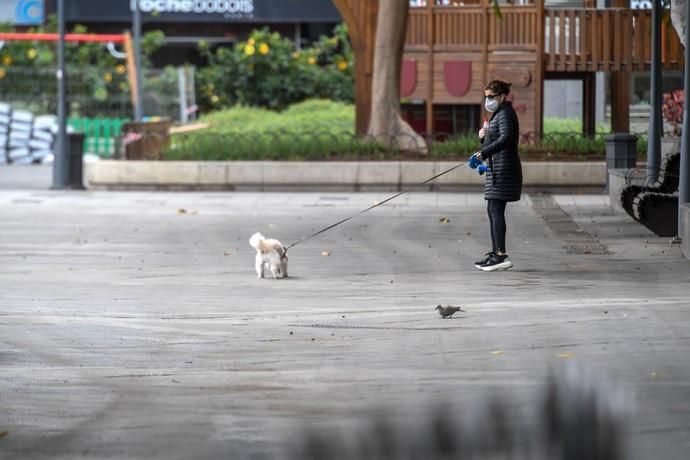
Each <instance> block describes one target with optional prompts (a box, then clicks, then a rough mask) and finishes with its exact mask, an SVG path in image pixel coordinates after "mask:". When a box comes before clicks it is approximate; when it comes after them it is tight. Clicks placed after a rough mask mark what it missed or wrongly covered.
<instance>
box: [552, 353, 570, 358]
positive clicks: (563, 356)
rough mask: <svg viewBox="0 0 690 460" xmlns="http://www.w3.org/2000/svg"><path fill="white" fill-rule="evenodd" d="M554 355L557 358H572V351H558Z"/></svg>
mask: <svg viewBox="0 0 690 460" xmlns="http://www.w3.org/2000/svg"><path fill="white" fill-rule="evenodd" d="M556 356H558V357H559V358H563V359H568V358H572V357H573V354H572V353H558V354H557V355H556Z"/></svg>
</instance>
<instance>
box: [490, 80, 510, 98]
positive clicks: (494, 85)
mask: <svg viewBox="0 0 690 460" xmlns="http://www.w3.org/2000/svg"><path fill="white" fill-rule="evenodd" d="M511 86H512V83H508V82H507V81H503V80H491V81H490V82H489V83H487V84H486V86H485V87H484V90H485V91H486V90H489V91H492V92H493V93H495V94H506V95H507V94H509V93H510V87H511Z"/></svg>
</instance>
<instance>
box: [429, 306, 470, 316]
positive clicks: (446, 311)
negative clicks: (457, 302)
mask: <svg viewBox="0 0 690 460" xmlns="http://www.w3.org/2000/svg"><path fill="white" fill-rule="evenodd" d="M434 310H438V314H439V315H441V318H450V317H451V316H453V314H454V313H456V312H459V311H461V312H463V313H465V310H463V309H462V308H461V307H455V306H453V305H436V308H435V309H434Z"/></svg>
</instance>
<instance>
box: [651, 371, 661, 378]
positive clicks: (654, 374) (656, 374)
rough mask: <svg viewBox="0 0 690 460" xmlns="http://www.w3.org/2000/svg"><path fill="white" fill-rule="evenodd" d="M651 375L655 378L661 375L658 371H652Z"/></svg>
mask: <svg viewBox="0 0 690 460" xmlns="http://www.w3.org/2000/svg"><path fill="white" fill-rule="evenodd" d="M649 375H650V376H651V377H652V378H653V379H655V378H657V377H659V374H658V373H656V372H652V373H651V374H649Z"/></svg>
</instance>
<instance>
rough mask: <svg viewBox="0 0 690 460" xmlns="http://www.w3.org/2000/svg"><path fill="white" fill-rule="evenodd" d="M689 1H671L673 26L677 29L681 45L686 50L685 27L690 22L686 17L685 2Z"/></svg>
mask: <svg viewBox="0 0 690 460" xmlns="http://www.w3.org/2000/svg"><path fill="white" fill-rule="evenodd" d="M686 1H688V0H671V24H673V28H674V29H676V32H677V33H678V37H679V38H680V43H681V44H682V45H683V48H685V25H686V24H687V22H688V20H687V18H686V17H685V2H686Z"/></svg>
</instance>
